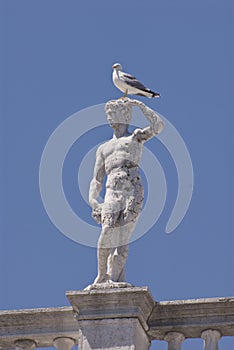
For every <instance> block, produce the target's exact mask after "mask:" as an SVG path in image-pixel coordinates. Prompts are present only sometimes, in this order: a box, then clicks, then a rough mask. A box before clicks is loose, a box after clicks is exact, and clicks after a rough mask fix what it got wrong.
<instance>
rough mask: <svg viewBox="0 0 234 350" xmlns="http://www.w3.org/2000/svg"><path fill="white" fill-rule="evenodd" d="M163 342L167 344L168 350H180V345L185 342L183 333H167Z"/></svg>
mask: <svg viewBox="0 0 234 350" xmlns="http://www.w3.org/2000/svg"><path fill="white" fill-rule="evenodd" d="M164 340H166V341H167V342H168V348H167V349H168V350H181V344H182V343H183V341H184V340H185V336H184V335H183V333H179V332H169V333H167V334H166V336H165V338H164Z"/></svg>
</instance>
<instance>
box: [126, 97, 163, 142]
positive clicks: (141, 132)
mask: <svg viewBox="0 0 234 350" xmlns="http://www.w3.org/2000/svg"><path fill="white" fill-rule="evenodd" d="M131 104H132V106H137V107H139V108H140V109H141V111H142V113H143V114H144V116H145V117H146V118H147V119H148V121H149V122H150V125H149V126H147V127H145V128H143V129H136V130H135V131H134V135H136V137H137V139H138V140H139V141H143V142H144V141H148V140H149V139H151V138H152V137H154V136H155V135H158V134H159V133H160V132H161V131H162V130H163V128H164V123H163V121H162V119H161V118H160V116H159V115H158V114H157V113H156V112H155V111H154V110H152V109H151V108H149V107H148V106H146V105H145V104H144V103H143V102H141V101H138V100H131Z"/></svg>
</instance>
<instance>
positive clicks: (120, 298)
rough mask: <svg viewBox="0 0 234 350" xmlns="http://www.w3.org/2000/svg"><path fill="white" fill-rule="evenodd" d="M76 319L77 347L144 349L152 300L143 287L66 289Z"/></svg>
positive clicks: (109, 349)
mask: <svg viewBox="0 0 234 350" xmlns="http://www.w3.org/2000/svg"><path fill="white" fill-rule="evenodd" d="M67 297H68V299H69V301H70V303H71V305H72V307H73V310H74V311H75V312H76V315H77V320H78V323H79V329H80V334H79V343H78V348H79V350H91V349H95V350H98V349H102V350H105V349H106V350H111V349H118V350H128V349H131V350H134V349H135V350H147V349H149V346H150V340H149V339H148V336H147V330H148V325H147V321H148V318H149V316H150V314H151V312H152V310H153V307H154V305H155V302H154V300H153V298H152V296H151V294H150V292H149V290H148V289H147V288H145V287H142V288H138V287H131V288H113V289H97V290H90V291H71V292H67Z"/></svg>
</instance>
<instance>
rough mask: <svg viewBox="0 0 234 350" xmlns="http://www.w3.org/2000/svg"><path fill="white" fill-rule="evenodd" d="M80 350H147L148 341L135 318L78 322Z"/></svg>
mask: <svg viewBox="0 0 234 350" xmlns="http://www.w3.org/2000/svg"><path fill="white" fill-rule="evenodd" d="M79 326H80V337H79V342H78V348H79V349H80V350H92V349H95V350H116V349H118V350H147V349H148V348H149V345H150V341H149V339H148V337H147V334H146V332H145V330H144V329H143V328H142V326H141V324H140V322H139V320H138V319H137V318H114V319H111V318H108V319H100V320H86V321H85V320H83V321H79Z"/></svg>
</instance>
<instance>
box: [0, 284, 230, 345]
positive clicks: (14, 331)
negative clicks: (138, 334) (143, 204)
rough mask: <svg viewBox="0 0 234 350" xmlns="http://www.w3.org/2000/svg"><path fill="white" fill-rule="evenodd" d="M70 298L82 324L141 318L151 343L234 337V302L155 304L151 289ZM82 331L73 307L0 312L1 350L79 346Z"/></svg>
mask: <svg viewBox="0 0 234 350" xmlns="http://www.w3.org/2000/svg"><path fill="white" fill-rule="evenodd" d="M67 295H68V297H69V300H70V301H71V303H72V304H73V307H74V306H75V305H76V306H75V307H74V308H76V307H77V310H75V311H76V313H77V311H78V316H77V318H78V320H88V319H89V320H90V319H96V320H97V319H100V318H101V319H102V318H103V319H108V318H112V317H115V318H118V317H119V318H120V317H121V318H128V317H133V318H138V320H139V321H140V322H141V324H142V326H143V327H144V329H145V330H146V332H147V334H148V336H149V337H150V339H158V340H163V339H165V337H166V335H167V334H169V333H170V332H178V333H181V334H183V335H184V336H185V338H201V335H202V333H203V334H204V331H206V330H210V329H211V330H217V331H218V332H220V334H221V336H234V298H233V297H231V298H207V299H195V300H178V301H168V302H158V303H155V302H154V301H153V300H152V297H151V295H150V293H149V291H148V289H147V288H136V287H135V288H133V290H132V288H129V290H128V288H126V289H122V290H121V291H120V290H118V291H116V290H115V291H113V290H105V292H104V291H103V292H100V291H89V292H87V291H81V292H77V291H74V292H68V293H67ZM119 301H120V304H119ZM87 303H88V306H89V310H87V309H86V306H87ZM95 305H96V306H97V309H96V307H95ZM98 305H99V306H100V307H98ZM103 305H105V307H104V308H103ZM120 306H121V307H120ZM95 309H96V311H95ZM78 330H79V323H78V322H77V320H76V318H75V315H74V311H73V309H72V307H61V308H42V309H29V310H16V311H14V310H9V311H0V348H2V349H12V348H14V344H15V342H16V341H17V340H21V339H31V340H32V341H34V342H35V343H36V346H37V347H38V348H40V347H50V346H53V341H54V339H56V338H59V337H68V338H71V339H74V341H75V343H77V341H78Z"/></svg>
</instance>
